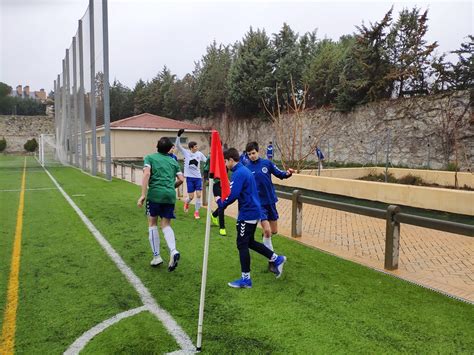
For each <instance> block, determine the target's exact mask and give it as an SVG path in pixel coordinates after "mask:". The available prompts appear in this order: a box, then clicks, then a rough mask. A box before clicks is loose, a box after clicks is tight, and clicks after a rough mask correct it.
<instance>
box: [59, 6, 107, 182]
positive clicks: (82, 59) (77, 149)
mask: <svg viewBox="0 0 474 355" xmlns="http://www.w3.org/2000/svg"><path fill="white" fill-rule="evenodd" d="M108 52H109V49H108V19H107V0H89V6H88V8H87V10H86V12H85V14H84V16H83V17H82V18H81V19H80V20H79V22H78V29H77V32H76V34H75V36H74V37H73V38H72V42H71V44H70V46H69V48H68V49H66V55H65V57H64V59H63V60H62V70H61V73H60V74H59V75H58V76H57V78H56V80H55V82H54V99H55V103H54V107H55V124H56V140H55V142H56V143H55V147H54V149H55V151H56V154H55V156H56V159H57V160H59V161H60V162H61V163H62V164H70V165H75V166H77V167H79V168H81V169H82V170H88V171H90V172H91V174H92V175H96V174H97V160H98V159H100V160H104V161H105V174H106V177H107V179H109V180H110V179H111V163H110V162H111V150H110V108H109V72H108V69H109V67H108V64H109V58H108Z"/></svg>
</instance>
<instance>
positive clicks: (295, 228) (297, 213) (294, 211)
mask: <svg viewBox="0 0 474 355" xmlns="http://www.w3.org/2000/svg"><path fill="white" fill-rule="evenodd" d="M300 196H301V191H300V190H294V191H293V194H292V195H291V236H292V237H293V238H295V237H301V234H302V231H303V203H302V202H300Z"/></svg>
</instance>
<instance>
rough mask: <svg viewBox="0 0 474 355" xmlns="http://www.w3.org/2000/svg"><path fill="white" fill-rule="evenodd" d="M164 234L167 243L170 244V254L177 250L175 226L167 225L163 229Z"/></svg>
mask: <svg viewBox="0 0 474 355" xmlns="http://www.w3.org/2000/svg"><path fill="white" fill-rule="evenodd" d="M162 231H163V235H164V236H165V240H166V244H167V245H168V249H169V251H170V255H171V254H172V252H173V251H175V250H176V240H175V238H174V232H173V228H171V227H170V226H167V227H165V228H163V229H162Z"/></svg>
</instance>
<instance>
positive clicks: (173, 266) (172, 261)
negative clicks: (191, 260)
mask: <svg viewBox="0 0 474 355" xmlns="http://www.w3.org/2000/svg"><path fill="white" fill-rule="evenodd" d="M180 257H181V255H180V254H179V252H175V253H173V254H171V257H170V263H169V264H168V271H169V272H171V271H173V270H174V269H176V267H177V266H178V260H179V258H180Z"/></svg>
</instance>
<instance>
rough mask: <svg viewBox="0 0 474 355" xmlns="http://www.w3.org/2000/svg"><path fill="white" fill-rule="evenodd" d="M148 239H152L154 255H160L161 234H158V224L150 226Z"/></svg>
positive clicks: (151, 244)
mask: <svg viewBox="0 0 474 355" xmlns="http://www.w3.org/2000/svg"><path fill="white" fill-rule="evenodd" d="M148 240H149V241H150V246H151V251H152V252H153V256H158V255H160V236H159V234H158V227H157V226H153V227H148Z"/></svg>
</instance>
